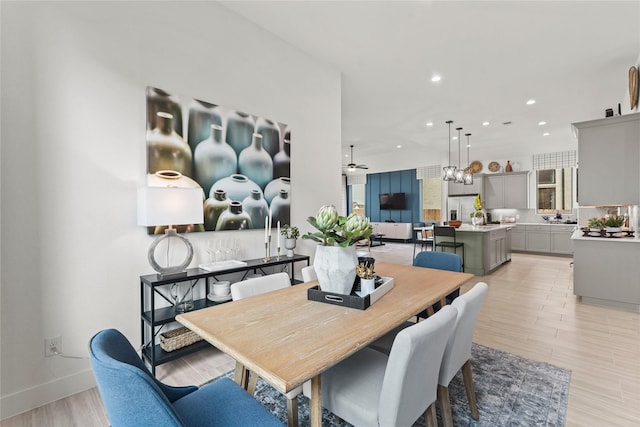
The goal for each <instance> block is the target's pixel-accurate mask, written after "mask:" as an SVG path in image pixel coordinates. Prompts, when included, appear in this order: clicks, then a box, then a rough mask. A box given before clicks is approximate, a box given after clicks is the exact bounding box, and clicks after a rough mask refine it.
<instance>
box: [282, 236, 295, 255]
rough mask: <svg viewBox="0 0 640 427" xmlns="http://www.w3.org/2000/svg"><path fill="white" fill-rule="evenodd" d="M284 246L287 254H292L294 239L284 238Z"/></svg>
mask: <svg viewBox="0 0 640 427" xmlns="http://www.w3.org/2000/svg"><path fill="white" fill-rule="evenodd" d="M284 248H285V249H286V250H287V256H288V257H292V256H293V250H294V249H295V248H296V239H284Z"/></svg>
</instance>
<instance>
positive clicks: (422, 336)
mask: <svg viewBox="0 0 640 427" xmlns="http://www.w3.org/2000/svg"><path fill="white" fill-rule="evenodd" d="M456 313H457V312H456V309H455V308H453V307H451V306H446V307H444V308H443V309H441V310H440V311H438V312H437V313H436V314H434V315H433V316H431V317H429V318H428V319H427V320H425V321H423V322H419V323H416V324H415V325H413V326H410V327H408V328H406V329H403V330H402V331H401V332H400V333H398V335H397V336H396V339H395V340H394V342H393V347H391V353H389V359H388V362H387V367H386V370H385V373H384V380H383V383H382V390H381V392H380V404H379V405H380V406H379V408H378V420H379V425H381V426H403V425H404V426H410V425H413V423H414V422H415V421H416V420H417V419H418V418H419V417H420V415H422V414H423V413H424V412H425V410H426V409H427V408H428V407H429V405H431V404H432V403H433V402H435V400H436V397H437V386H438V384H437V383H438V380H437V379H438V372H439V370H440V361H441V360H442V355H443V353H444V348H445V345H446V343H447V340H448V339H449V335H450V333H451V331H452V329H453V326H454V323H455V320H456Z"/></svg>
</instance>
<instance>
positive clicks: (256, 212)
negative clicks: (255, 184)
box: [242, 190, 269, 228]
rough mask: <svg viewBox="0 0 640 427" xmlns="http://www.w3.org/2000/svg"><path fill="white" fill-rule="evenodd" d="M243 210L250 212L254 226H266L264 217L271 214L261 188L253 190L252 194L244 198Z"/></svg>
mask: <svg viewBox="0 0 640 427" xmlns="http://www.w3.org/2000/svg"><path fill="white" fill-rule="evenodd" d="M242 210H243V211H245V212H246V213H248V214H249V217H250V218H251V224H252V226H253V228H264V219H265V217H267V216H268V215H269V205H267V201H266V200H265V199H264V197H262V193H261V192H260V190H253V191H251V195H250V196H247V197H245V198H244V200H243V201H242Z"/></svg>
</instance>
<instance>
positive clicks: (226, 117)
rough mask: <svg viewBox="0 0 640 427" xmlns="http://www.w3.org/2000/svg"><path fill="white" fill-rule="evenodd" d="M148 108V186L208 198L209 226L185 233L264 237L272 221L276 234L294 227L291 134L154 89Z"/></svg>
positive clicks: (274, 125)
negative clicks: (256, 232)
mask: <svg viewBox="0 0 640 427" xmlns="http://www.w3.org/2000/svg"><path fill="white" fill-rule="evenodd" d="M146 100H147V124H146V129H147V133H146V147H147V171H146V172H147V185H148V186H175V187H198V188H201V189H202V190H203V193H204V200H203V211H204V218H205V220H204V225H195V226H194V225H188V224H187V225H184V224H183V225H182V227H183V228H184V227H189V228H190V231H222V230H249V229H263V228H264V227H265V218H267V217H269V216H271V223H272V226H275V224H277V222H278V221H280V223H282V224H289V223H290V217H291V215H290V206H291V179H290V178H291V131H290V129H289V126H287V125H286V124H284V123H279V122H277V121H275V120H271V119H268V118H265V117H260V116H257V115H252V114H248V113H244V112H241V111H236V110H232V109H228V108H225V107H222V106H220V105H217V104H213V103H210V102H206V101H202V100H199V99H194V98H188V97H184V96H177V95H173V94H169V93H168V92H166V91H164V90H162V89H158V88H154V87H147V90H146ZM167 225H169V224H167ZM163 229H164V228H163V227H156V228H155V229H150V230H149V232H150V233H161V232H163Z"/></svg>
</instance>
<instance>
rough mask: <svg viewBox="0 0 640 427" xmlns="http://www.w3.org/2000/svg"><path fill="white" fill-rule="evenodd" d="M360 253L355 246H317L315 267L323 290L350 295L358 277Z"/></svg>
mask: <svg viewBox="0 0 640 427" xmlns="http://www.w3.org/2000/svg"><path fill="white" fill-rule="evenodd" d="M357 266H358V255H357V253H356V248H355V246H347V247H346V248H343V247H341V246H322V245H320V246H317V247H316V255H315V258H314V260H313V268H314V270H315V271H316V275H317V276H318V283H319V284H320V289H321V290H322V291H323V292H332V293H336V294H342V295H349V294H351V290H352V288H353V283H354V281H355V278H356V267H357Z"/></svg>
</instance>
